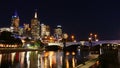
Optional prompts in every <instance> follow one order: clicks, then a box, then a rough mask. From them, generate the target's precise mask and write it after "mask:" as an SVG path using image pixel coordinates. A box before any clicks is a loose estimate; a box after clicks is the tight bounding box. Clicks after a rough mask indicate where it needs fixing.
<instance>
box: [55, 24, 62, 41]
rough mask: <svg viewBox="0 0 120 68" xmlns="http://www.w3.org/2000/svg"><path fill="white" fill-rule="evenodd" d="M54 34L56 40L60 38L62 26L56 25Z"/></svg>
mask: <svg viewBox="0 0 120 68" xmlns="http://www.w3.org/2000/svg"><path fill="white" fill-rule="evenodd" d="M54 36H55V38H56V39H57V40H59V39H61V38H62V26H61V25H57V28H56V29H55V30H54Z"/></svg>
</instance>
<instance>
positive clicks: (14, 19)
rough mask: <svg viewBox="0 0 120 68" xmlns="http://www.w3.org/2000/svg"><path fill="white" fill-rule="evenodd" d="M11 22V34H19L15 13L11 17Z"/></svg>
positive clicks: (17, 18)
mask: <svg viewBox="0 0 120 68" xmlns="http://www.w3.org/2000/svg"><path fill="white" fill-rule="evenodd" d="M11 22H12V24H11V27H12V28H13V32H14V33H18V32H19V22H20V19H19V16H18V14H17V11H15V12H14V15H13V16H12V21H11Z"/></svg>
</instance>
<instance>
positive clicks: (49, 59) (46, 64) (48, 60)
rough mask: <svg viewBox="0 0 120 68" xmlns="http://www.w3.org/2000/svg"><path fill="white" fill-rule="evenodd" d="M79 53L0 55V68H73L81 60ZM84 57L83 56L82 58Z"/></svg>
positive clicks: (32, 52) (18, 53)
mask: <svg viewBox="0 0 120 68" xmlns="http://www.w3.org/2000/svg"><path fill="white" fill-rule="evenodd" d="M78 53H80V52H79V51H78V52H77V53H75V52H62V51H57V52H55V51H46V52H42V53H41V52H39V51H26V52H14V53H4V54H0V68H74V67H76V66H77V65H78V64H80V63H81V62H82V60H83V58H82V56H81V54H78ZM83 57H84V56H83Z"/></svg>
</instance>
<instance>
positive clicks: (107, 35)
mask: <svg viewBox="0 0 120 68" xmlns="http://www.w3.org/2000/svg"><path fill="white" fill-rule="evenodd" d="M119 6H120V5H119V1H117V2H116V1H109V2H108V1H100V2H99V1H88V2H87V1H69V2H68V1H63V0H61V1H39V0H36V1H22V0H21V1H16V0H12V1H1V2H0V8H1V9H2V10H1V11H0V15H1V16H0V19H1V20H0V23H1V25H0V27H9V26H10V25H11V17H12V15H13V14H14V11H15V10H17V12H18V15H19V17H20V25H23V24H24V23H28V24H30V21H31V19H32V18H33V17H34V11H35V9H37V11H38V19H39V20H40V21H41V23H45V24H47V25H50V27H51V28H54V27H56V25H62V28H63V30H64V32H66V33H68V34H74V35H75V36H77V37H78V38H79V39H80V40H82V39H83V40H87V39H88V36H89V33H91V32H92V33H96V34H98V37H99V38H100V39H105V40H109V39H111V40H112V39H119V38H120V32H119V31H120V27H119V25H120V24H119V23H120V9H119Z"/></svg>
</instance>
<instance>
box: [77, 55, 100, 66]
mask: <svg viewBox="0 0 120 68" xmlns="http://www.w3.org/2000/svg"><path fill="white" fill-rule="evenodd" d="M98 56H99V55H98V54H92V55H90V56H89V58H90V59H89V60H88V61H86V62H85V64H80V65H78V66H77V67H75V68H90V67H91V66H92V65H94V64H95V63H99V62H98ZM91 68H92V67H91Z"/></svg>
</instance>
